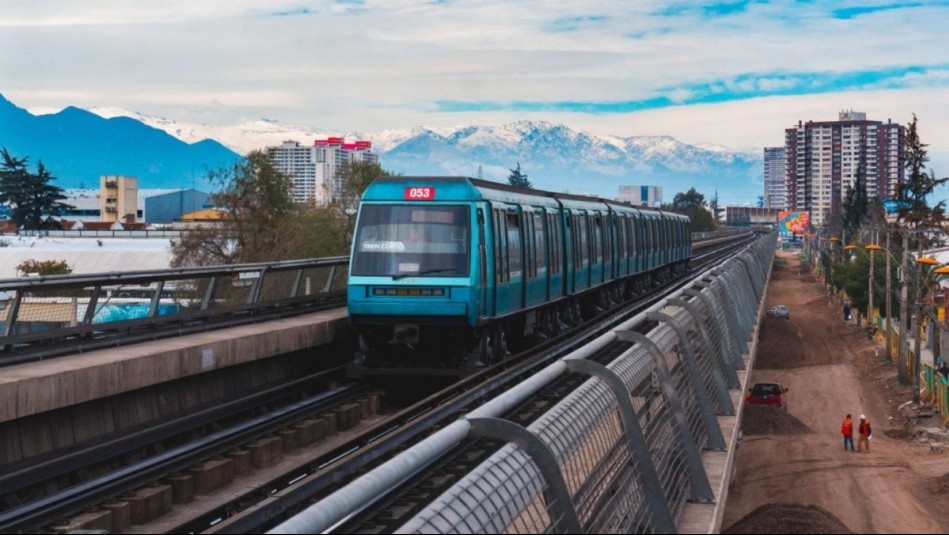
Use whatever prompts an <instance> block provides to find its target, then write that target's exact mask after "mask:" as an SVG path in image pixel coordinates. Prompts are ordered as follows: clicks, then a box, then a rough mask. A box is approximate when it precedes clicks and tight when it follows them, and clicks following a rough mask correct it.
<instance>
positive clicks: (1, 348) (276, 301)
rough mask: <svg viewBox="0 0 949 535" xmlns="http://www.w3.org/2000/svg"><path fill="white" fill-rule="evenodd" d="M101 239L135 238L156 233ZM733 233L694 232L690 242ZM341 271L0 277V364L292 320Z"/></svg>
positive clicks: (241, 267)
mask: <svg viewBox="0 0 949 535" xmlns="http://www.w3.org/2000/svg"><path fill="white" fill-rule="evenodd" d="M36 232H37V233H42V234H43V235H52V234H50V233H51V232H64V231H36ZM78 232H80V233H82V232H86V233H87V235H88V236H89V237H91V236H97V235H99V234H98V233H96V231H78ZM100 232H106V233H107V234H110V235H118V234H116V233H123V232H124V233H126V234H128V233H132V234H135V233H136V232H137V233H138V235H140V236H141V235H142V234H141V233H147V232H152V233H154V232H156V231H100ZM158 232H160V231H158ZM170 232H178V231H170ZM741 232H743V231H733V230H726V231H719V232H715V233H693V234H692V240H693V242H699V241H702V240H709V239H713V238H717V237H722V236H729V235H735V234H738V233H741ZM122 236H125V234H122ZM129 236H131V234H129ZM348 268H349V260H348V258H347V257H343V256H339V257H329V258H317V259H307V260H293V261H285V262H270V263H258V264H236V265H227V266H210V267H200V268H179V269H167V270H154V271H130V272H113V273H95V274H86V275H61V276H48V277H29V278H19V279H0V366H3V365H9V364H15V363H18V362H23V361H27V360H36V359H41V358H47V357H51V356H56V355H63V354H69V353H74V352H80V351H86V350H90V349H94V348H97V347H106V346H114V345H118V344H119V343H133V342H136V341H141V340H144V339H154V338H157V337H160V336H161V335H162V333H160V332H159V331H164V335H167V334H168V332H169V331H170V330H174V332H175V333H177V334H179V335H180V334H187V333H190V332H194V331H196V330H207V329H209V328H211V325H212V324H213V325H214V326H216V327H227V326H231V325H235V324H239V323H242V322H246V321H248V319H255V318H256V319H257V320H259V319H261V318H262V317H264V315H265V312H269V313H270V316H266V317H273V315H280V314H290V313H293V311H294V309H297V310H299V309H301V308H305V307H307V306H317V305H319V303H320V302H323V301H325V300H326V299H327V298H328V297H336V298H339V299H343V298H344V297H345V289H346V275H347V272H348ZM340 304H342V302H340ZM278 308H283V309H284V310H283V311H282V312H279V311H277V309H278Z"/></svg>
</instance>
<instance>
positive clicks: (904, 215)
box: [897, 113, 949, 229]
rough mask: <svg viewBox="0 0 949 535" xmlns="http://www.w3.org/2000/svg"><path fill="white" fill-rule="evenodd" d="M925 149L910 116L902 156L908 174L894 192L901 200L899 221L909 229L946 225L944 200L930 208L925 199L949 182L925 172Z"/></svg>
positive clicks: (932, 173) (934, 227)
mask: <svg viewBox="0 0 949 535" xmlns="http://www.w3.org/2000/svg"><path fill="white" fill-rule="evenodd" d="M927 146H928V145H926V144H925V143H923V142H922V141H921V140H920V139H919V133H918V132H917V130H916V114H915V113H914V114H913V122H911V123H910V124H909V125H907V127H906V150H905V151H904V156H905V160H906V170H907V171H908V174H907V177H906V180H905V181H904V182H903V183H902V184H901V185H900V188H899V190H898V195H897V197H898V198H899V200H900V201H903V203H901V207H900V211H899V218H900V220H901V221H906V222H907V223H908V224H909V225H910V226H911V227H913V228H926V229H937V228H943V227H944V226H945V224H946V201H945V200H942V201H939V202H938V203H936V204H935V205H934V206H933V207H931V208H930V207H929V204H928V203H927V202H926V197H928V196H929V195H931V194H932V193H933V191H934V190H935V189H936V187H938V186H941V185H942V184H945V183H946V182H947V181H949V177H947V178H936V174H935V173H934V172H930V173H929V174H927V173H926V171H925V168H926V162H928V161H929V155H928V151H927V150H926V147H927Z"/></svg>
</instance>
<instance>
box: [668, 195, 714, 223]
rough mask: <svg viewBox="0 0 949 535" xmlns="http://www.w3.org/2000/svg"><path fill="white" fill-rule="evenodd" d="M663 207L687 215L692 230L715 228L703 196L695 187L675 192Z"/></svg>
mask: <svg viewBox="0 0 949 535" xmlns="http://www.w3.org/2000/svg"><path fill="white" fill-rule="evenodd" d="M665 208H666V209H668V210H671V211H673V212H677V213H680V214H685V215H687V216H689V221H690V222H691V226H692V232H703V231H706V230H714V229H715V220H714V217H712V214H711V212H709V211H708V209H707V208H706V203H705V196H704V195H702V194H701V193H699V192H698V191H696V190H695V188H689V191H687V192H685V193H676V194H675V197H673V198H672V204H671V205H667V206H666V207H665Z"/></svg>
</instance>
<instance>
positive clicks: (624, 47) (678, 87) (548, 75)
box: [0, 0, 949, 176]
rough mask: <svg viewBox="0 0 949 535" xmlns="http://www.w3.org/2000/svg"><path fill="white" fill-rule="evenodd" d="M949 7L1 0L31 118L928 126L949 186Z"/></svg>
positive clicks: (934, 165) (644, 1)
mask: <svg viewBox="0 0 949 535" xmlns="http://www.w3.org/2000/svg"><path fill="white" fill-rule="evenodd" d="M947 27H949V0H918V1H901V0H889V1H873V0H858V1H854V2H849V1H824V0H798V1H791V0H787V1H784V0H779V1H764V0H763V1H745V0H738V1H731V2H729V1H726V2H719V3H714V2H711V3H698V2H694V1H691V0H685V1H659V0H655V1H654V0H616V1H611V0H604V1H598V2H577V1H574V2H564V1H551V0H534V1H530V2H524V1H521V0H503V1H501V0H478V1H467V0H465V1H463V0H422V1H415V0H378V1H377V0H312V1H311V0H267V1H262V0H258V1H251V0H200V1H195V0H188V1H181V0H163V1H161V2H129V1H128V0H42V1H40V2H37V1H36V0H2V1H0V50H3V53H2V54H0V93H2V94H3V95H4V96H6V97H7V98H8V99H9V100H11V101H12V102H14V103H15V104H16V105H18V106H20V107H24V108H30V109H59V108H62V107H65V106H68V105H74V106H78V107H81V108H93V107H122V108H126V109H128V110H131V111H135V112H139V113H143V114H148V115H159V116H164V117H167V118H170V119H173V120H176V121H181V122H200V123H208V124H214V125H227V124H237V123H240V122H244V121H248V120H255V119H261V118H267V119H273V120H278V121H280V122H284V123H289V124H296V125H307V126H310V127H312V128H313V129H315V130H325V131H362V132H372V131H380V130H385V129H406V128H411V127H416V126H429V127H447V126H457V125H469V124H476V125H484V126H491V125H498V124H504V123H508V122H512V121H516V120H521V119H530V120H546V121H551V122H555V123H562V124H565V125H568V126H570V127H573V128H577V129H582V130H586V131H588V132H591V133H596V134H601V135H617V136H641V135H670V136H673V137H674V138H676V139H678V140H679V141H682V142H685V143H692V144H704V143H711V144H718V145H724V146H727V147H733V148H742V149H753V148H761V147H764V146H782V145H783V144H784V129H786V128H790V127H793V126H795V125H797V123H798V122H799V121H805V122H806V121H808V120H814V121H828V120H836V119H837V114H838V113H839V112H840V111H842V110H855V111H860V112H865V113H866V114H867V118H868V119H870V120H880V121H887V120H892V121H894V122H899V123H902V124H907V123H909V122H910V121H911V120H912V118H913V114H914V113H915V114H916V115H917V117H918V121H919V122H918V128H919V133H920V137H921V139H922V141H923V142H924V143H927V144H929V151H930V156H931V158H932V161H931V162H930V169H932V170H934V171H936V172H937V174H940V176H949V44H947V38H946V36H947V33H946V29H947Z"/></svg>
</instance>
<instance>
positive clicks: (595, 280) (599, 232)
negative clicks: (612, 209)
mask: <svg viewBox="0 0 949 535" xmlns="http://www.w3.org/2000/svg"><path fill="white" fill-rule="evenodd" d="M589 223H590V229H589V235H590V286H591V287H593V286H596V285H598V284H602V283H603V281H604V280H605V278H606V248H605V244H604V243H603V237H604V234H605V233H606V232H605V231H606V229H605V228H603V227H604V221H603V214H601V213H599V212H593V213H591V214H590V216H589Z"/></svg>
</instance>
